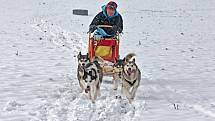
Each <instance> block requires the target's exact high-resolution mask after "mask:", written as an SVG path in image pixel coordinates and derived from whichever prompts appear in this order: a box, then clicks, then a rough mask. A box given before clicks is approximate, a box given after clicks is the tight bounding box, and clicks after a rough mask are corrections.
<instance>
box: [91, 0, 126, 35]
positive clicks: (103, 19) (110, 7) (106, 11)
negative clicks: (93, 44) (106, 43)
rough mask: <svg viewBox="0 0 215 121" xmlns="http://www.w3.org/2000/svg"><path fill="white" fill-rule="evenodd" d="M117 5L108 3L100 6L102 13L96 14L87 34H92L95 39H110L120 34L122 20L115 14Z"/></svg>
mask: <svg viewBox="0 0 215 121" xmlns="http://www.w3.org/2000/svg"><path fill="white" fill-rule="evenodd" d="M116 9H117V4H116V3H115V2H113V1H110V2H109V3H108V4H107V5H104V6H102V11H101V12H100V13H98V14H97V15H96V16H95V17H94V19H93V21H92V22H91V24H90V28H89V32H90V33H93V32H94V31H95V32H94V37H95V38H97V39H98V38H100V37H102V38H111V37H114V36H115V35H117V34H119V33H122V30H123V20H122V16H121V15H120V14H119V13H118V12H117V10H116ZM97 25H109V26H112V28H109V27H107V28H106V27H102V28H100V27H97Z"/></svg>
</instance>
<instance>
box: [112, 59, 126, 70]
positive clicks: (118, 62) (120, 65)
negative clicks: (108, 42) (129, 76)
mask: <svg viewBox="0 0 215 121" xmlns="http://www.w3.org/2000/svg"><path fill="white" fill-rule="evenodd" d="M123 64H124V60H122V59H118V60H117V59H116V63H114V65H113V68H115V69H117V70H122V68H123Z"/></svg>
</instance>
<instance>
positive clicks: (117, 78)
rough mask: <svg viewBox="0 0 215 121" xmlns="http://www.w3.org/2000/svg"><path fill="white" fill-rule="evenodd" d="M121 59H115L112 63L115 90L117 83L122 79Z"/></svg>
mask: <svg viewBox="0 0 215 121" xmlns="http://www.w3.org/2000/svg"><path fill="white" fill-rule="evenodd" d="M122 70H123V60H122V59H119V60H117V59H116V63H115V64H114V65H113V71H114V73H113V89H114V90H117V88H118V84H119V83H120V81H121V80H122Z"/></svg>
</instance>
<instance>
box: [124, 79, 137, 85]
mask: <svg viewBox="0 0 215 121" xmlns="http://www.w3.org/2000/svg"><path fill="white" fill-rule="evenodd" d="M125 81H126V82H128V83H129V84H130V85H131V86H133V85H134V84H135V82H136V81H137V79H136V80H134V81H133V82H130V81H128V80H126V79H125Z"/></svg>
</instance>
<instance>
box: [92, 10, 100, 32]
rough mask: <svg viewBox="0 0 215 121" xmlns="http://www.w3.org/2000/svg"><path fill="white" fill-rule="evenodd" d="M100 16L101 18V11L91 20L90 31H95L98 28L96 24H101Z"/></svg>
mask: <svg viewBox="0 0 215 121" xmlns="http://www.w3.org/2000/svg"><path fill="white" fill-rule="evenodd" d="M100 18H101V15H100V13H99V14H97V15H96V16H95V17H94V18H93V21H92V22H91V24H90V26H89V32H93V31H95V30H96V28H97V27H96V26H97V25H99V24H100Z"/></svg>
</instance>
